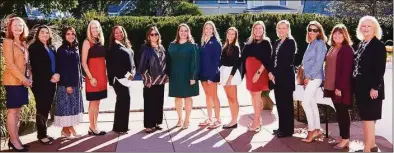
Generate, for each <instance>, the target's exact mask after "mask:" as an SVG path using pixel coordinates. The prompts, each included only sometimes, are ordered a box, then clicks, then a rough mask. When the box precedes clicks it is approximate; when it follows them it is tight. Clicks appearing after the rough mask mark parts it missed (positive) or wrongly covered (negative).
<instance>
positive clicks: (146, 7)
mask: <svg viewBox="0 0 394 153" xmlns="http://www.w3.org/2000/svg"><path fill="white" fill-rule="evenodd" d="M182 1H187V0H137V2H136V9H135V10H134V11H132V13H131V14H132V15H140V16H166V15H171V12H172V11H173V10H174V8H176V6H177V5H179V4H181V2H182Z"/></svg>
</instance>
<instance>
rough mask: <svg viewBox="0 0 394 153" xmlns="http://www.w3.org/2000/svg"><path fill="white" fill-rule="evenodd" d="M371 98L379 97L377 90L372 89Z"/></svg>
mask: <svg viewBox="0 0 394 153" xmlns="http://www.w3.org/2000/svg"><path fill="white" fill-rule="evenodd" d="M369 96H371V99H376V98H378V96H379V93H378V91H377V90H374V89H371V91H370V92H369Z"/></svg>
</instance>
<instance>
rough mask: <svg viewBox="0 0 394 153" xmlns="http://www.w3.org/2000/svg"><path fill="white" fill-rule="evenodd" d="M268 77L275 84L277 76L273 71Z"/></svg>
mask: <svg viewBox="0 0 394 153" xmlns="http://www.w3.org/2000/svg"><path fill="white" fill-rule="evenodd" d="M268 77H269V79H270V80H271V81H272V83H274V84H275V76H274V75H273V74H272V73H271V72H270V73H268Z"/></svg>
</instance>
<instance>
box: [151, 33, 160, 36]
mask: <svg viewBox="0 0 394 153" xmlns="http://www.w3.org/2000/svg"><path fill="white" fill-rule="evenodd" d="M150 36H152V37H153V36H159V34H158V33H151V34H150Z"/></svg>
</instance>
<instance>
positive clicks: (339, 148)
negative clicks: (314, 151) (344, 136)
mask: <svg viewBox="0 0 394 153" xmlns="http://www.w3.org/2000/svg"><path fill="white" fill-rule="evenodd" d="M338 145H339V143H338V144H337V145H335V146H333V147H332V149H334V150H343V149H345V148H349V141H348V142H347V143H346V144H345V145H344V146H342V147H341V146H338Z"/></svg>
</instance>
